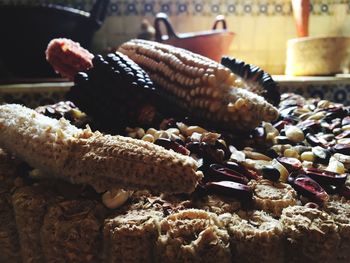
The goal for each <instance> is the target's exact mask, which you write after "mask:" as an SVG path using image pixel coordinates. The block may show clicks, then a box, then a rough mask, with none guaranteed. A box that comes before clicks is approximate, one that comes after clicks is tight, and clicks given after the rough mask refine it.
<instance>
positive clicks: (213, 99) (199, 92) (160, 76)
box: [118, 39, 278, 131]
mask: <svg viewBox="0 0 350 263" xmlns="http://www.w3.org/2000/svg"><path fill="white" fill-rule="evenodd" d="M118 51H120V52H122V53H124V54H126V55H127V56H128V57H129V58H131V59H132V60H134V61H135V62H136V63H137V64H139V65H140V66H141V67H142V68H143V69H144V70H145V71H146V72H147V73H148V74H149V75H150V78H151V79H152V80H153V81H154V82H155V83H156V84H157V85H158V88H159V89H160V90H159V91H158V92H160V93H161V94H162V95H163V96H166V97H168V98H169V99H171V100H172V101H174V102H175V103H176V104H177V105H178V106H179V107H181V108H182V109H183V110H186V111H187V112H188V113H190V114H192V116H194V117H196V118H198V119H199V120H202V121H204V122H208V121H210V123H214V124H215V125H217V126H220V127H224V128H226V129H229V130H232V131H236V130H249V129H252V128H255V127H256V126H257V125H258V124H259V123H260V122H261V121H272V120H274V119H276V118H277V115H278V112H277V109H276V108H274V107H273V106H272V105H271V104H269V103H268V102H267V101H265V99H264V98H262V97H260V96H258V95H256V94H254V93H252V92H250V91H248V90H246V89H243V88H238V87H237V85H236V81H237V80H238V78H237V77H236V76H235V75H234V74H233V73H232V72H231V71H230V70H229V69H228V68H226V67H224V66H223V65H221V64H219V63H217V62H215V61H213V60H210V59H208V58H206V57H203V56H201V55H198V54H194V53H191V52H189V51H186V50H183V49H180V48H176V47H172V46H169V45H165V44H160V43H157V42H152V41H147V40H137V39H135V40H131V41H128V42H126V43H124V44H122V45H121V46H120V47H119V49H118Z"/></svg>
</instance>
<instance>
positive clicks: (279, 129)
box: [273, 120, 288, 131]
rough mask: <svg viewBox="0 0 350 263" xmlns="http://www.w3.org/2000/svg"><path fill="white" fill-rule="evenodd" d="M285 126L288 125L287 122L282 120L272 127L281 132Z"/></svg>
mask: <svg viewBox="0 0 350 263" xmlns="http://www.w3.org/2000/svg"><path fill="white" fill-rule="evenodd" d="M286 124H288V122H287V121H284V120H282V121H278V122H276V123H275V124H274V125H273V127H275V128H276V129H277V130H278V131H281V130H282V129H283V128H284V127H285V126H286Z"/></svg>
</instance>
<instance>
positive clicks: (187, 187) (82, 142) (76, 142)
mask: <svg viewBox="0 0 350 263" xmlns="http://www.w3.org/2000/svg"><path fill="white" fill-rule="evenodd" d="M0 145H1V147H4V148H5V149H7V150H9V151H10V152H13V153H15V154H16V155H18V156H19V157H20V158H22V159H23V160H25V161H26V162H27V163H28V164H30V165H32V166H33V167H35V168H38V169H40V170H42V171H43V172H45V173H47V174H52V175H53V176H57V177H60V178H63V179H69V180H70V181H72V182H74V183H85V184H90V185H92V186H93V187H94V188H95V189H96V190H97V191H105V190H109V189H112V188H113V187H120V188H125V189H145V188H150V189H152V190H154V191H160V192H162V191H164V192H169V193H189V192H192V191H194V189H195V187H196V185H197V183H198V181H199V180H200V179H201V177H202V173H201V172H199V171H198V172H196V169H197V166H198V164H197V162H196V161H195V160H193V159H192V158H191V157H188V156H184V155H181V154H178V153H175V152H173V151H168V150H165V149H164V148H163V147H160V146H157V145H154V144H152V143H149V142H144V141H140V140H136V139H132V138H126V137H122V136H110V135H102V134H101V133H99V132H97V133H92V132H91V131H89V130H82V129H78V128H76V127H75V126H73V125H71V124H70V123H69V122H67V121H66V120H64V119H60V120H56V119H51V118H49V117H46V116H44V115H41V114H38V113H37V112H35V111H34V110H31V109H28V108H25V107H22V106H20V105H16V104H7V105H3V106H0Z"/></svg>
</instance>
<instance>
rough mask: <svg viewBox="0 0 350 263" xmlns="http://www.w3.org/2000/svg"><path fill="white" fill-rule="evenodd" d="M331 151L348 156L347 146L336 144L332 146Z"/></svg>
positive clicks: (349, 146) (348, 149) (349, 152)
mask: <svg viewBox="0 0 350 263" xmlns="http://www.w3.org/2000/svg"><path fill="white" fill-rule="evenodd" d="M332 149H333V151H334V152H337V153H341V154H345V155H350V145H349V144H336V145H334V146H333V148H332Z"/></svg>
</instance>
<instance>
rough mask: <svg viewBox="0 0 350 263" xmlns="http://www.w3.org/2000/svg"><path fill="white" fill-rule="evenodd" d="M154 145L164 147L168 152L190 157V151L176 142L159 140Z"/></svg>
mask: <svg viewBox="0 0 350 263" xmlns="http://www.w3.org/2000/svg"><path fill="white" fill-rule="evenodd" d="M154 143H155V144H157V145H159V146H162V147H164V148H165V149H167V150H173V151H174V152H177V153H181V154H183V155H190V151H189V150H188V149H186V148H185V147H184V146H182V145H181V144H179V143H177V142H175V141H171V140H169V139H164V138H159V139H157V140H156V141H155V142H154Z"/></svg>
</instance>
